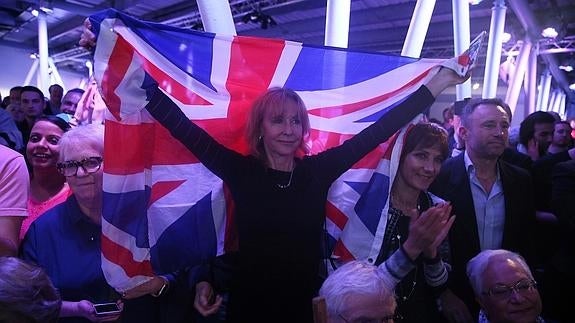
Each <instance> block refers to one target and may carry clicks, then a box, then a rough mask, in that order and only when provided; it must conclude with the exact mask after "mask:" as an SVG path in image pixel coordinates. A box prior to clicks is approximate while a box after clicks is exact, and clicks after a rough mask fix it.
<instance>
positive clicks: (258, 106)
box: [246, 87, 310, 160]
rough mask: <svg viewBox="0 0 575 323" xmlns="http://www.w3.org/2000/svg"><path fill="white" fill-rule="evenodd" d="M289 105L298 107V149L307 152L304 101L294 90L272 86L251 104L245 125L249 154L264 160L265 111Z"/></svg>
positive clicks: (307, 124) (282, 108)
mask: <svg viewBox="0 0 575 323" xmlns="http://www.w3.org/2000/svg"><path fill="white" fill-rule="evenodd" d="M290 105H293V106H295V107H296V108H297V109H298V113H297V114H298V118H299V119H300V120H301V124H302V131H303V136H302V142H301V145H300V150H301V151H302V152H303V153H304V154H307V153H308V151H309V149H308V147H307V146H306V144H305V138H307V136H308V135H309V130H310V124H309V117H308V115H307V109H306V107H305V103H304V102H303V101H302V99H301V98H300V96H299V95H298V94H297V93H296V92H295V91H293V90H290V89H286V88H280V87H274V88H271V89H269V90H267V92H266V93H264V94H263V95H262V96H260V97H259V98H257V99H256V100H255V101H254V103H253V105H252V109H251V111H250V116H249V118H248V121H247V125H246V140H247V143H248V148H249V152H250V154H251V155H253V156H255V157H256V158H258V159H260V160H265V156H266V154H265V148H264V146H263V144H262V141H261V138H262V130H261V129H262V123H263V119H264V116H265V113H266V111H267V110H269V109H273V110H274V111H276V112H277V113H281V112H282V111H283V110H284V109H285V107H286V106H290Z"/></svg>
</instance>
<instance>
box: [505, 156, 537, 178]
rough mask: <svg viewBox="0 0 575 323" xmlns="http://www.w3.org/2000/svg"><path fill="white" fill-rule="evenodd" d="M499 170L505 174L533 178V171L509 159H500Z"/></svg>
mask: <svg viewBox="0 0 575 323" xmlns="http://www.w3.org/2000/svg"><path fill="white" fill-rule="evenodd" d="M497 165H498V166H499V170H500V171H501V172H503V173H504V174H509V175H510V176H517V177H518V178H531V173H530V172H529V171H528V170H526V169H525V168H523V167H519V166H517V165H515V164H512V163H510V162H508V161H505V160H502V159H500V160H499V161H498V162H497Z"/></svg>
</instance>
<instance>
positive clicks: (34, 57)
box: [30, 53, 40, 59]
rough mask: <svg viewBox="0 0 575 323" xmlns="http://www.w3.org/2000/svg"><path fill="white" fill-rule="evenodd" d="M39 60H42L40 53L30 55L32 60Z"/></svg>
mask: <svg viewBox="0 0 575 323" xmlns="http://www.w3.org/2000/svg"><path fill="white" fill-rule="evenodd" d="M38 58H40V56H39V55H38V53H30V59H38Z"/></svg>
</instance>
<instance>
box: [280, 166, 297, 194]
mask: <svg viewBox="0 0 575 323" xmlns="http://www.w3.org/2000/svg"><path fill="white" fill-rule="evenodd" d="M294 169H295V166H294V167H293V168H292V170H291V172H290V173H289V180H288V182H287V184H277V183H276V185H277V187H279V188H281V189H284V188H288V187H290V185H291V179H292V177H293V171H294Z"/></svg>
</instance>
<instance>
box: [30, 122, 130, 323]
mask: <svg viewBox="0 0 575 323" xmlns="http://www.w3.org/2000/svg"><path fill="white" fill-rule="evenodd" d="M73 130H74V131H73V132H72V133H70V135H66V136H64V135H62V137H61V138H60V141H59V147H60V155H59V163H58V164H57V168H58V171H60V173H62V174H63V175H64V176H66V181H67V182H68V184H69V186H70V189H71V191H72V193H73V194H72V195H71V196H70V197H69V198H68V199H66V200H65V201H64V202H63V203H61V204H59V205H57V206H55V207H54V208H52V209H50V210H48V211H47V212H46V213H45V214H44V215H43V216H42V217H40V218H38V219H37V220H36V221H34V222H33V223H32V224H31V226H30V228H29V230H28V232H27V233H26V235H25V236H24V240H23V241H22V251H21V252H22V258H23V259H25V260H28V261H31V262H34V263H36V264H37V265H39V266H40V267H42V268H44V270H45V271H46V273H47V274H48V276H49V277H50V279H51V280H52V282H53V283H54V285H55V287H56V288H58V290H59V291H60V293H61V296H62V300H63V302H62V308H61V310H60V322H108V321H115V320H117V319H118V318H119V317H120V314H121V312H122V307H123V304H122V303H121V302H119V303H118V307H119V311H117V312H112V313H107V314H98V313H96V309H95V307H94V304H96V303H110V302H113V303H115V302H116V301H117V300H119V299H120V297H119V295H118V294H117V293H115V292H114V290H113V289H112V288H111V287H110V286H108V284H107V283H106V280H105V278H104V275H103V273H102V270H101V268H100V264H101V254H100V235H101V234H100V231H101V229H100V223H101V212H102V209H101V207H102V177H103V176H102V175H103V173H102V162H103V158H102V156H103V153H104V147H103V146H104V136H103V135H104V132H103V127H101V126H100V127H95V126H85V127H82V129H79V128H76V129H73ZM65 134H68V133H65Z"/></svg>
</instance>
